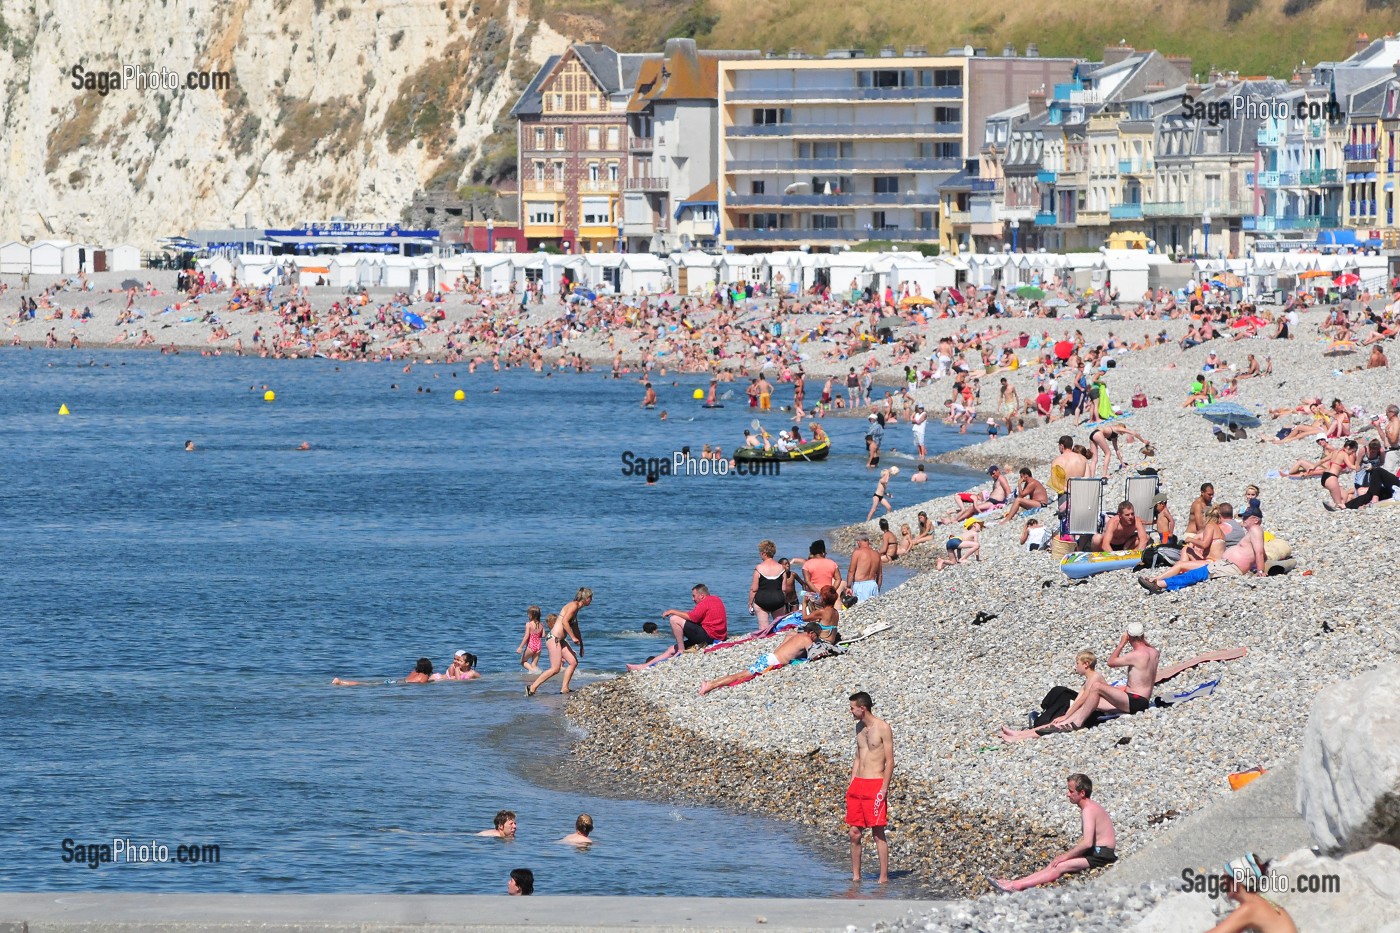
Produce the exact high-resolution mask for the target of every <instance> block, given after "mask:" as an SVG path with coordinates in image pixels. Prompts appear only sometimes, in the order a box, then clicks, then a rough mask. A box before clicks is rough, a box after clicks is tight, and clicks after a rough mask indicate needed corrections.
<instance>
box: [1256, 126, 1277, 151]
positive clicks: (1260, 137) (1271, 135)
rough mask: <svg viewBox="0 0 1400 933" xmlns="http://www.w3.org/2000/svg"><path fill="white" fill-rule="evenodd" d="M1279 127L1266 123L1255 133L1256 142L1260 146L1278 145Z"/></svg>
mask: <svg viewBox="0 0 1400 933" xmlns="http://www.w3.org/2000/svg"><path fill="white" fill-rule="evenodd" d="M1278 141H1279V135H1278V127H1276V126H1272V125H1270V124H1267V123H1266V124H1264V125H1263V126H1261V127H1259V132H1258V133H1256V134H1255V137H1254V142H1255V144H1256V145H1259V146H1269V147H1276V146H1277V145H1278Z"/></svg>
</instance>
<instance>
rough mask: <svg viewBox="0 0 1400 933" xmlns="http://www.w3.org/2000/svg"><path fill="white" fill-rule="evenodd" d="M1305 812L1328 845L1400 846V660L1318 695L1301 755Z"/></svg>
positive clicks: (1301, 810) (1315, 834)
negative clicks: (1384, 844)
mask: <svg viewBox="0 0 1400 933" xmlns="http://www.w3.org/2000/svg"><path fill="white" fill-rule="evenodd" d="M1298 812H1299V813H1300V814H1301V815H1302V817H1303V821H1304V822H1305V823H1307V826H1308V831H1309V832H1310V833H1311V834H1312V837H1313V841H1314V842H1315V843H1317V845H1318V846H1319V847H1321V848H1323V849H1326V850H1328V851H1336V850H1342V851H1346V852H1357V851H1360V850H1362V849H1366V848H1369V847H1370V846H1371V845H1373V844H1374V843H1377V842H1383V843H1387V844H1388V845H1392V846H1400V664H1387V665H1383V666H1381V667H1378V668H1376V669H1375V670H1372V671H1369V672H1367V673H1365V674H1362V675H1361V676H1359V677H1355V678H1353V679H1351V680H1349V681H1347V682H1345V683H1341V684H1338V685H1337V686H1335V687H1330V688H1328V689H1326V690H1324V691H1322V692H1321V693H1319V694H1318V695H1317V699H1316V700H1314V701H1313V706H1312V715H1311V716H1309V717H1308V727H1307V730H1306V731H1305V732H1304V733H1303V747H1302V750H1301V752H1300V753H1299V757H1298Z"/></svg>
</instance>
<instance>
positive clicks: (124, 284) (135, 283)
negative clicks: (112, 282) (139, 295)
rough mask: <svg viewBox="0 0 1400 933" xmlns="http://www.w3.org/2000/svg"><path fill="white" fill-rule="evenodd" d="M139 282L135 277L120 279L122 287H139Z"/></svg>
mask: <svg viewBox="0 0 1400 933" xmlns="http://www.w3.org/2000/svg"><path fill="white" fill-rule="evenodd" d="M140 287H141V283H140V282H138V281H136V280H135V279H122V288H140Z"/></svg>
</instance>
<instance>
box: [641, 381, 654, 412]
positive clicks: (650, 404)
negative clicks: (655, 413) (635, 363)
mask: <svg viewBox="0 0 1400 933" xmlns="http://www.w3.org/2000/svg"><path fill="white" fill-rule="evenodd" d="M642 407H643V408H655V407H656V390H655V389H653V388H652V387H651V383H650V382H648V383H647V392H646V395H645V396H643V397H642Z"/></svg>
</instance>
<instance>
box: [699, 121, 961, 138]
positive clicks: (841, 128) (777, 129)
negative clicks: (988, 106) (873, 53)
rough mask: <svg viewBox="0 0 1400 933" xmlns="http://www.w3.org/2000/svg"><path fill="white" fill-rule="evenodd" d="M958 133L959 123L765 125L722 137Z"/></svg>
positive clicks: (740, 128)
mask: <svg viewBox="0 0 1400 933" xmlns="http://www.w3.org/2000/svg"><path fill="white" fill-rule="evenodd" d="M962 129H963V128H962V124H961V123H769V124H761V125H735V126H727V127H725V128H724V134H725V135H726V136H728V137H730V138H745V137H749V138H752V137H760V138H771V137H775V136H776V137H806V136H811V137H819V136H840V137H842V138H848V137H868V136H894V137H898V138H901V139H907V138H909V137H911V136H960V135H961V134H962Z"/></svg>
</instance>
